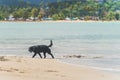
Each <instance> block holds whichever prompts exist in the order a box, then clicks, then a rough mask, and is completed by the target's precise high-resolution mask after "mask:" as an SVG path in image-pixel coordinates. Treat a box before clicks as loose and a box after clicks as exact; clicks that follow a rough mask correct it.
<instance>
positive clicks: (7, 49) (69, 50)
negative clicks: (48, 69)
mask: <svg viewBox="0 0 120 80" xmlns="http://www.w3.org/2000/svg"><path fill="white" fill-rule="evenodd" d="M119 25H120V23H119V22H93V23H92V22H84V23H83V22H71V23H69V22H1V23H0V55H17V56H29V57H31V56H32V54H31V53H29V52H28V47H29V46H31V45H38V44H46V45H49V40H51V39H52V40H53V43H54V45H53V47H52V52H53V54H54V55H55V57H56V58H60V60H62V61H65V62H68V63H72V64H80V65H87V66H90V67H94V68H97V69H101V70H107V71H115V72H120V26H119ZM66 55H82V56H85V58H66V57H63V56H66ZM48 57H49V58H50V56H49V55H48Z"/></svg>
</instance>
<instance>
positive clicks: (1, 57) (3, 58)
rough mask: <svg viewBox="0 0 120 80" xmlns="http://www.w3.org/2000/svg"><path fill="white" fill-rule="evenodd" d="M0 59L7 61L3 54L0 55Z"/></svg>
mask: <svg viewBox="0 0 120 80" xmlns="http://www.w3.org/2000/svg"><path fill="white" fill-rule="evenodd" d="M0 61H8V59H6V58H5V56H0Z"/></svg>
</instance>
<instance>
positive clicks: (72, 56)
mask: <svg viewBox="0 0 120 80" xmlns="http://www.w3.org/2000/svg"><path fill="white" fill-rule="evenodd" d="M63 57H65V58H83V57H85V56H82V55H65V56H63Z"/></svg>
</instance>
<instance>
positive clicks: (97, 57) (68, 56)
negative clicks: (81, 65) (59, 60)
mask: <svg viewBox="0 0 120 80" xmlns="http://www.w3.org/2000/svg"><path fill="white" fill-rule="evenodd" d="M63 57H64V58H79V59H100V58H103V56H90V55H89V56H83V55H64V56H63Z"/></svg>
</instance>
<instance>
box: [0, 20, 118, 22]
mask: <svg viewBox="0 0 120 80" xmlns="http://www.w3.org/2000/svg"><path fill="white" fill-rule="evenodd" d="M0 22H120V21H102V20H98V21H94V20H88V21H85V20H50V21H49V20H48V21H47V20H46V21H0Z"/></svg>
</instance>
